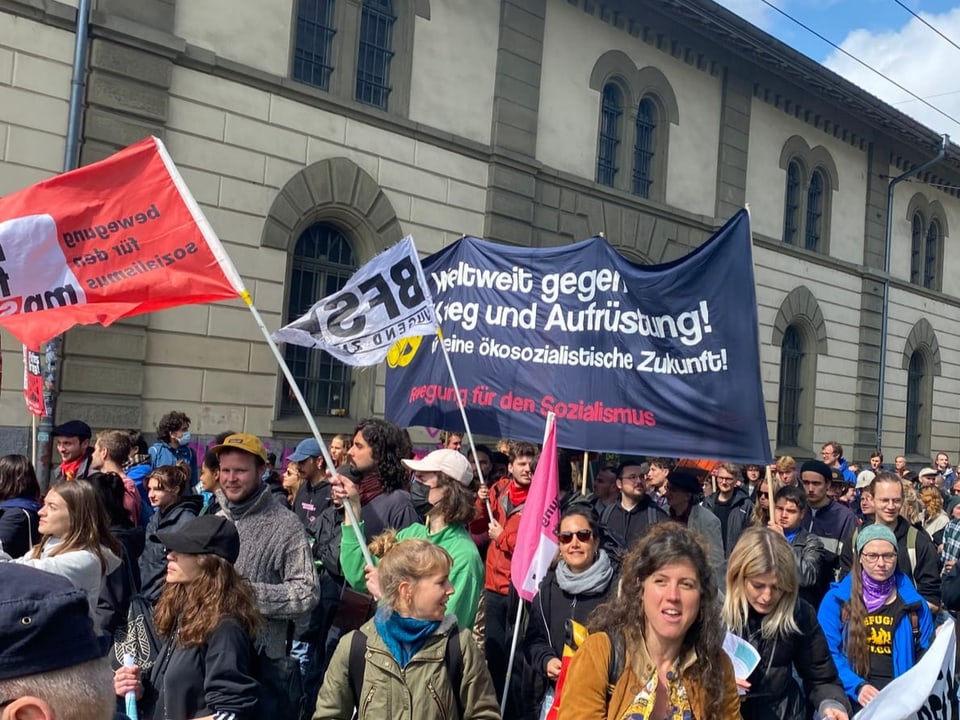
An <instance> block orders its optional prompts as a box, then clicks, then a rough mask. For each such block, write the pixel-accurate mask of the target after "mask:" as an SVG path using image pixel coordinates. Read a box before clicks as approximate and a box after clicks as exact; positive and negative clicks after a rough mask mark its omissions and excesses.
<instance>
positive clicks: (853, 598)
mask: <svg viewBox="0 0 960 720" xmlns="http://www.w3.org/2000/svg"><path fill="white" fill-rule="evenodd" d="M860 568H861V566H860V553H858V552H854V554H853V566H852V567H851V568H850V599H849V600H848V601H847V602H845V603H844V604H843V607H842V608H841V610H840V617H841V619H842V620H843V623H844V624H845V625H846V626H847V628H846V632H847V647H846V651H847V658H848V659H849V660H850V664H851V665H853V670H854V672H855V673H857V674H858V675H859V676H860V677H866V676H867V675H869V674H870V652H869V650H868V648H867V627H866V625H865V624H864V620H865V619H866V617H867V606H866V604H865V603H864V602H863V579H862V578H861V576H860ZM894 572H896V570H894Z"/></svg>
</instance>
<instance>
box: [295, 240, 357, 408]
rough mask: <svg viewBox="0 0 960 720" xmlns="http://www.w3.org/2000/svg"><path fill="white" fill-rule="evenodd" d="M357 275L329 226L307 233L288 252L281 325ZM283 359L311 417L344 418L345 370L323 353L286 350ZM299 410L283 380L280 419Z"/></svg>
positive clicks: (348, 251) (346, 246)
mask: <svg viewBox="0 0 960 720" xmlns="http://www.w3.org/2000/svg"><path fill="white" fill-rule="evenodd" d="M356 269H357V259H356V255H355V253H354V250H353V246H352V245H351V244H350V241H349V240H348V239H347V237H346V236H345V235H344V234H343V233H342V232H340V230H339V229H337V228H336V227H334V226H333V225H328V224H325V223H320V224H317V225H313V226H311V227H309V228H307V229H306V230H305V231H304V233H303V234H302V235H301V236H300V238H299V239H298V240H297V244H296V246H295V247H294V251H293V268H292V272H291V275H290V295H289V300H288V301H287V315H286V319H285V322H292V321H293V320H296V319H297V318H299V317H301V316H302V315H304V314H305V313H306V312H307V311H308V310H309V309H310V308H311V307H312V306H313V304H314V303H316V302H317V300H319V299H320V298H323V297H325V296H327V295H331V294H333V293H335V292H337V291H338V290H340V288H342V287H343V285H344V284H345V283H346V281H347V280H348V279H349V278H350V276H351V275H352V274H353V273H354V271H356ZM285 359H286V361H287V365H288V366H289V368H290V370H291V372H292V373H293V377H294V378H295V379H296V381H297V384H298V385H299V386H300V390H301V391H303V396H304V398H306V400H307V404H309V406H310V410H311V412H313V414H314V415H345V414H346V411H347V409H348V408H349V401H350V370H349V368H348V367H347V366H346V365H344V364H343V363H341V362H340V361H339V360H336V359H334V358H333V357H331V356H330V355H328V354H327V353H325V352H323V351H322V350H316V349H314V348H307V347H300V346H298V345H287V346H286V351H285ZM300 412H301V411H300V408H299V406H298V405H297V401H296V400H295V399H294V397H293V393H292V392H291V390H290V387H289V385H288V383H287V382H286V380H284V382H283V396H282V397H281V399H280V415H281V417H283V416H286V415H298V414H300Z"/></svg>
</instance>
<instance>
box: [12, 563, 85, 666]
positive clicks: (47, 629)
mask: <svg viewBox="0 0 960 720" xmlns="http://www.w3.org/2000/svg"><path fill="white" fill-rule="evenodd" d="M102 656H103V651H102V647H101V645H100V641H99V640H98V639H97V636H96V635H95V634H94V632H93V620H92V619H91V617H90V604H89V603H88V602H87V596H86V594H85V593H84V592H83V591H82V590H79V589H77V588H76V587H74V585H73V583H71V582H70V581H69V580H67V579H66V578H65V577H63V576H62V575H54V574H52V573H48V572H44V571H43V570H37V569H36V568H32V567H28V566H26V565H17V564H15V563H0V680H10V679H13V678H20V677H25V676H27V675H36V674H38V673H45V672H50V671H51V670H61V669H63V668H67V667H71V666H73V665H79V664H80V663H84V662H87V661H88V660H95V659H97V658H99V657H102Z"/></svg>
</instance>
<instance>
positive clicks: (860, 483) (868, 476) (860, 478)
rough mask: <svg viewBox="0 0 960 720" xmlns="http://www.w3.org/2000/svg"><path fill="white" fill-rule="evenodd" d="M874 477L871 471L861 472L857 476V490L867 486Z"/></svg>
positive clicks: (874, 474)
mask: <svg viewBox="0 0 960 720" xmlns="http://www.w3.org/2000/svg"><path fill="white" fill-rule="evenodd" d="M876 476H877V474H876V473H875V472H873V470H861V471H860V474H859V475H857V490H861V489H863V488H865V487H867V486H869V485H870V483H872V482H873V479H874V478H875V477H876Z"/></svg>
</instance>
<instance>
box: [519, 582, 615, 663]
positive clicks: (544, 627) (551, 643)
mask: <svg viewBox="0 0 960 720" xmlns="http://www.w3.org/2000/svg"><path fill="white" fill-rule="evenodd" d="M619 579H620V578H619V576H618V575H617V573H614V574H613V577H612V578H611V580H610V582H609V583H607V586H606V587H605V588H603V590H601V591H599V592H594V593H582V594H580V595H571V594H569V593H566V592H564V591H563V590H562V589H561V588H560V585H559V583H558V582H557V575H556V572H555V571H554V570H551V571H550V572H548V573H547V575H546V576H545V577H544V578H543V582H542V583H541V584H540V590H539V592H538V593H537V594H536V595H535V596H534V598H533V601H532V603H531V605H530V619H529V621H528V623H527V633H526V635H524V638H523V651H524V653H525V654H526V657H527V660H528V661H529V662H530V664H531V665H532V666H533V668H534V669H535V670H536V671H537V672H539V673H540V674H541V675H543V676H544V677H546V674H547V672H546V671H547V663H548V662H550V660H552V659H553V658H562V657H563V646H564V643H565V640H566V635H567V632H566V621H567V619H568V618H569V619H571V620H576V621H577V622H578V623H580V624H581V625H585V624H586V620H587V616H588V615H589V614H590V613H591V612H592V611H593V609H594V608H595V607H597V605H599V604H600V603H602V602H604V601H605V600H606V599H607V598H608V597H609V596H610V594H611V593H616V591H617V583H618V582H619Z"/></svg>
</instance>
